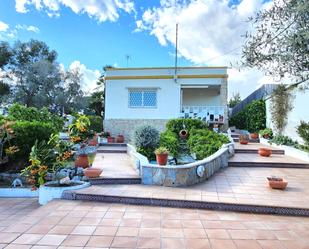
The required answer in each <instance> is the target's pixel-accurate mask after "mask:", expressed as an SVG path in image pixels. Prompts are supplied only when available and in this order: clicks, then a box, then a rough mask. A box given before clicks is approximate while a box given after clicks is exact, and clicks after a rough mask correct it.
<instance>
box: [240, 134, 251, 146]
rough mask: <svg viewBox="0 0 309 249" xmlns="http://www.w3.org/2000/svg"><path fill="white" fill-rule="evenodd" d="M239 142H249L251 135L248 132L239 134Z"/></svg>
mask: <svg viewBox="0 0 309 249" xmlns="http://www.w3.org/2000/svg"><path fill="white" fill-rule="evenodd" d="M239 143H240V144H248V143H249V136H248V135H246V134H241V135H239Z"/></svg>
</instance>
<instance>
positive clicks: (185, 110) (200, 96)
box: [104, 67, 228, 139]
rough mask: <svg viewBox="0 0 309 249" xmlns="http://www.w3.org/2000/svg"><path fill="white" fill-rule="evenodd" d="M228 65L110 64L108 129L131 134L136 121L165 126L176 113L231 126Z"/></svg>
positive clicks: (127, 136) (112, 131)
mask: <svg viewBox="0 0 309 249" xmlns="http://www.w3.org/2000/svg"><path fill="white" fill-rule="evenodd" d="M227 78H228V75H227V67H178V68H177V70H175V68H173V67H161V68H108V69H107V71H106V76H105V80H106V85H105V118H104V130H105V131H110V132H111V134H112V135H118V134H123V135H125V137H126V139H128V138H129V136H130V134H132V132H133V131H134V129H135V128H136V127H137V126H140V125H142V124H150V125H152V126H154V127H156V128H157V129H159V130H164V128H165V124H166V122H167V121H168V120H169V119H171V118H179V117H191V118H200V119H202V120H204V121H205V122H208V123H209V124H215V123H216V124H219V125H221V126H222V127H224V128H226V127H227V123H228V109H227Z"/></svg>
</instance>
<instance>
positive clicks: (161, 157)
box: [156, 154, 168, 165]
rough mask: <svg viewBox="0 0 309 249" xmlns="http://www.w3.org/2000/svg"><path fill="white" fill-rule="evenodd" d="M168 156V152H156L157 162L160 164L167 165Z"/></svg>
mask: <svg viewBox="0 0 309 249" xmlns="http://www.w3.org/2000/svg"><path fill="white" fill-rule="evenodd" d="M167 158H168V154H156V159H157V163H158V164H159V165H166V164H167Z"/></svg>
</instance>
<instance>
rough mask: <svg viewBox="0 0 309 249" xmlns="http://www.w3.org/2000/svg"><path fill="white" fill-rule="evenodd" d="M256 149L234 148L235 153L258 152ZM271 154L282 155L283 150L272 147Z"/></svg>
mask: <svg viewBox="0 0 309 249" xmlns="http://www.w3.org/2000/svg"><path fill="white" fill-rule="evenodd" d="M258 151H259V150H258V149H235V153H245V154H258V153H259V152H258ZM272 154H276V155H284V154H285V152H284V150H276V149H272Z"/></svg>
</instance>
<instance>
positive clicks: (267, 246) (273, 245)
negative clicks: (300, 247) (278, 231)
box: [258, 240, 285, 249]
mask: <svg viewBox="0 0 309 249" xmlns="http://www.w3.org/2000/svg"><path fill="white" fill-rule="evenodd" d="M258 242H259V244H260V245H261V247H262V248H263V249H282V248H284V243H285V241H284V242H282V243H281V242H280V241H278V240H258Z"/></svg>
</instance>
